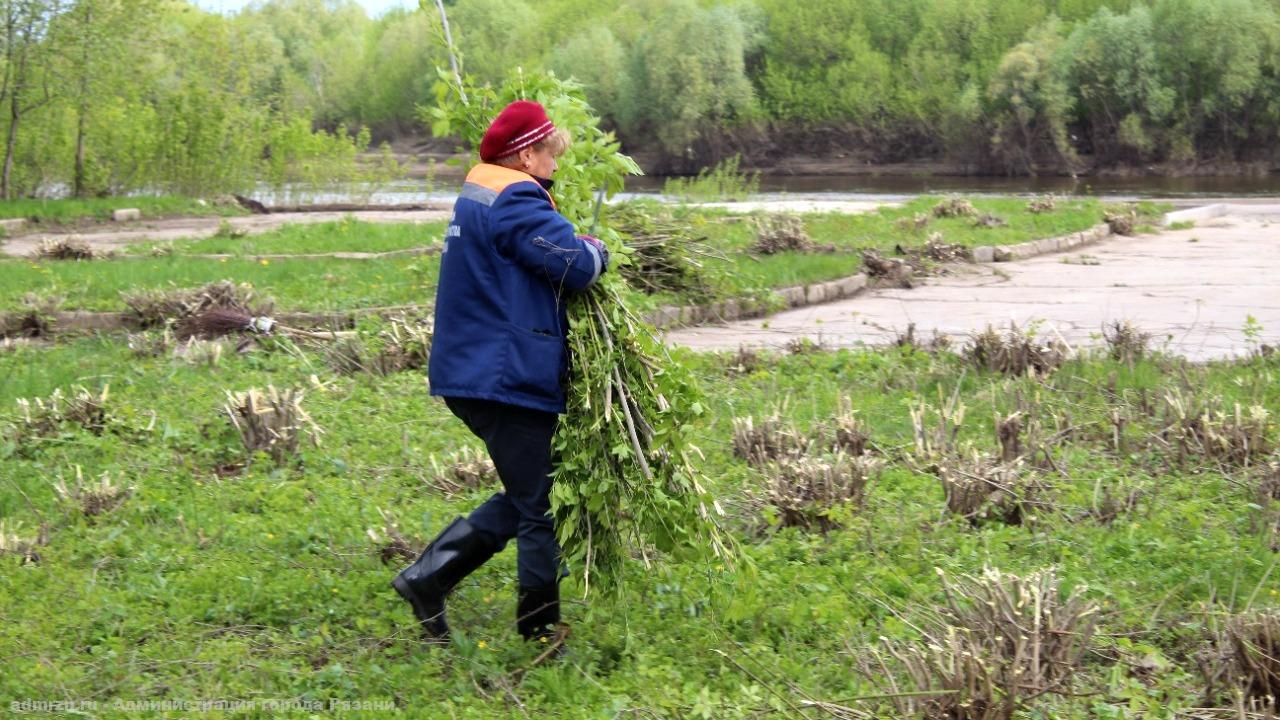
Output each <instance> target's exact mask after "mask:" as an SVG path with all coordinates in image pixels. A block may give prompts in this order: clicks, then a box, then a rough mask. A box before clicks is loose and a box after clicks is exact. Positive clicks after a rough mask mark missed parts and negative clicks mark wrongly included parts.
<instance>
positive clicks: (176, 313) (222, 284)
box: [120, 280, 274, 334]
mask: <svg viewBox="0 0 1280 720" xmlns="http://www.w3.org/2000/svg"><path fill="white" fill-rule="evenodd" d="M120 299H121V300H122V301H123V302H124V304H125V305H126V306H127V307H128V308H129V312H130V314H131V315H132V319H133V321H134V323H135V324H137V325H138V326H139V327H141V328H151V327H160V326H163V325H165V324H167V323H179V324H181V323H182V321H184V320H187V319H189V318H191V317H193V316H195V315H199V314H200V313H202V312H205V311H206V310H214V309H220V310H236V311H239V312H243V313H245V314H248V315H269V314H270V313H271V309H272V307H273V305H274V303H273V302H272V301H271V300H270V299H269V298H258V297H256V294H255V292H254V290H253V286H251V285H249V284H248V283H240V284H238V285H237V284H236V283H234V282H232V281H230V280H220V281H218V282H214V283H209V284H208V285H205V286H204V287H200V288H170V289H167V290H162V289H153V290H137V291H132V292H122V293H121V294H120ZM180 334H182V333H180Z"/></svg>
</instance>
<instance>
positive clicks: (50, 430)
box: [10, 385, 110, 443]
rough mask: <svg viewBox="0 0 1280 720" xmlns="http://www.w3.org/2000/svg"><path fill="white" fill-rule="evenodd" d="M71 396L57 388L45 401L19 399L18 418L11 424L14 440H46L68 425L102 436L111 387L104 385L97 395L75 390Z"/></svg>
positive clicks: (85, 390) (105, 423)
mask: <svg viewBox="0 0 1280 720" xmlns="http://www.w3.org/2000/svg"><path fill="white" fill-rule="evenodd" d="M71 392H72V394H71V395H67V394H66V393H64V392H62V388H58V389H56V390H54V391H53V393H52V394H51V395H49V397H47V398H19V399H18V414H17V415H16V416H15V417H14V418H13V419H12V420H11V421H10V425H11V436H12V438H13V440H14V441H15V442H18V443H21V442H22V441H24V440H29V439H35V438H42V437H49V436H50V435H54V434H56V433H57V432H58V431H59V430H61V429H62V427H63V426H64V425H66V424H67V423H71V424H74V425H79V426H80V427H82V428H84V429H86V430H88V431H89V432H92V433H94V434H101V433H102V431H103V430H105V429H106V427H107V400H108V397H109V396H110V387H109V386H107V385H103V386H102V390H101V391H100V392H97V393H94V392H91V391H90V390H88V389H86V388H83V387H75V388H73V389H72V391H71Z"/></svg>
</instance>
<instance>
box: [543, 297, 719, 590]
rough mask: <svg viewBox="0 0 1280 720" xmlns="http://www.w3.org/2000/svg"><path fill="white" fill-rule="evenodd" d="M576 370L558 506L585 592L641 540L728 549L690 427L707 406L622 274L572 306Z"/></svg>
mask: <svg viewBox="0 0 1280 720" xmlns="http://www.w3.org/2000/svg"><path fill="white" fill-rule="evenodd" d="M570 326H571V331H570V335H569V345H570V352H571V353H572V357H573V358H574V364H573V368H574V371H573V373H572V375H571V378H570V386H569V392H568V406H569V407H568V414H567V416H566V418H565V420H564V421H562V422H561V423H560V425H559V429H558V430H557V433H556V439H555V446H556V450H557V451H558V455H559V458H560V461H559V465H558V467H557V468H556V483H555V485H554V487H553V489H552V494H551V503H552V512H553V514H554V516H555V519H556V530H557V534H558V535H559V539H560V544H561V546H562V547H563V551H564V555H565V558H566V559H567V560H568V561H569V562H570V564H571V566H573V567H574V568H575V569H581V573H582V579H583V585H584V590H588V589H589V588H590V587H591V583H592V582H596V583H598V584H600V585H603V586H605V587H616V583H614V582H613V580H615V579H616V578H617V577H618V574H619V573H620V571H621V568H622V563H623V562H624V561H625V560H626V559H627V558H628V557H629V556H630V554H631V552H632V550H633V549H635V550H638V551H639V552H640V553H642V555H643V556H644V557H645V558H646V562H647V559H648V555H647V554H646V553H647V552H648V550H649V549H650V548H655V549H657V550H659V551H663V552H666V551H671V550H674V549H676V548H678V547H682V546H683V547H702V548H710V549H711V550H712V551H713V552H714V553H715V554H716V555H717V556H718V557H721V558H724V559H726V560H727V559H729V557H730V556H731V554H732V553H731V551H730V543H731V540H730V538H728V537H727V536H725V535H723V534H722V533H721V531H720V528H719V525H718V518H719V516H722V515H723V514H724V511H723V509H722V508H721V506H720V504H719V502H718V501H717V500H715V499H714V498H713V497H712V496H711V494H710V493H709V492H708V491H707V485H706V483H707V481H706V478H705V477H704V476H703V474H702V472H701V471H700V470H699V469H698V467H697V466H696V465H695V463H694V459H695V456H696V457H698V458H701V451H700V450H699V449H698V448H697V447H696V446H694V445H693V444H692V443H690V442H688V440H687V438H686V433H687V432H688V428H689V426H690V424H691V423H692V422H693V421H694V418H696V417H697V416H699V415H701V414H702V413H703V412H704V408H703V406H702V404H701V402H700V401H699V396H698V394H697V391H696V389H695V387H694V385H693V381H692V378H691V376H690V373H689V371H688V370H687V369H686V368H684V367H683V366H682V365H681V363H680V362H678V361H676V360H674V359H673V358H672V357H671V355H670V352H669V351H668V349H667V347H666V346H665V345H664V344H663V343H662V341H661V340H660V339H659V338H658V337H657V336H656V334H655V332H654V330H653V328H652V327H651V326H649V325H647V324H645V323H644V322H643V321H641V320H640V319H639V318H637V317H636V316H635V315H634V314H633V313H632V312H631V311H630V310H629V309H628V308H627V307H626V305H625V304H624V302H623V300H622V297H621V295H620V294H619V285H618V282H617V280H616V279H615V280H614V281H613V282H610V281H607V280H606V282H602V283H599V284H597V285H595V286H594V287H593V288H592V289H591V290H590V291H589V292H587V293H582V294H580V295H578V296H577V297H576V298H574V300H573V301H572V302H571V304H570Z"/></svg>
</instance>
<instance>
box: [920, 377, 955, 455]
mask: <svg viewBox="0 0 1280 720" xmlns="http://www.w3.org/2000/svg"><path fill="white" fill-rule="evenodd" d="M959 390H960V388H959V387H957V388H956V392H955V393H953V394H952V395H951V397H950V398H948V399H947V401H946V402H943V403H941V404H940V407H937V408H935V407H933V406H932V405H930V404H929V403H927V402H925V401H924V400H923V399H922V400H920V403H919V404H918V405H915V406H912V407H910V408H908V412H909V413H910V415H911V428H912V432H913V435H914V437H915V451H916V455H919V456H920V457H922V458H926V459H927V458H939V457H943V456H946V455H952V454H954V453H955V452H956V450H957V448H958V446H957V444H956V438H957V436H958V435H959V433H960V428H961V426H963V425H964V415H965V411H966V407H965V404H964V403H962V402H960V392H959Z"/></svg>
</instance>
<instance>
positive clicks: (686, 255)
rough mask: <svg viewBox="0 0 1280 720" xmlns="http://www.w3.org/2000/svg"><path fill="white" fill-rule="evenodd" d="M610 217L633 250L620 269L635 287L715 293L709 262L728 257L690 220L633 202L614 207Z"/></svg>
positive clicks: (695, 294) (651, 291)
mask: <svg viewBox="0 0 1280 720" xmlns="http://www.w3.org/2000/svg"><path fill="white" fill-rule="evenodd" d="M609 221H610V223H611V224H612V225H613V227H614V229H616V230H617V231H618V234H619V235H621V236H622V241H623V242H624V243H625V244H626V245H627V247H628V248H630V249H631V251H632V252H631V253H630V258H631V262H630V263H629V264H626V265H622V266H621V267H620V268H619V272H620V273H621V274H622V276H623V277H624V278H625V279H626V280H627V282H629V283H631V285H632V286H633V287H635V288H636V289H638V290H641V291H643V292H645V293H647V294H649V295H653V294H654V293H660V292H676V293H685V294H688V295H690V296H693V297H694V298H695V299H696V298H699V297H706V296H709V295H710V294H711V291H712V288H711V281H710V277H709V274H708V271H707V267H706V265H705V263H706V261H707V260H709V259H710V260H723V261H727V260H728V258H726V257H724V255H722V254H721V253H719V252H718V251H716V250H715V248H712V247H711V246H710V245H707V244H706V242H705V240H706V236H704V235H697V234H694V233H693V231H692V228H691V227H690V226H689V224H688V223H680V222H677V221H676V220H675V219H674V218H673V217H672V216H671V213H670V212H669V211H667V210H662V209H659V210H654V211H652V212H649V211H647V210H646V209H644V208H641V207H639V206H637V205H635V204H631V203H628V204H624V205H620V206H618V207H614V208H610V210H609Z"/></svg>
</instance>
